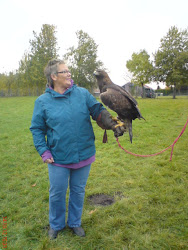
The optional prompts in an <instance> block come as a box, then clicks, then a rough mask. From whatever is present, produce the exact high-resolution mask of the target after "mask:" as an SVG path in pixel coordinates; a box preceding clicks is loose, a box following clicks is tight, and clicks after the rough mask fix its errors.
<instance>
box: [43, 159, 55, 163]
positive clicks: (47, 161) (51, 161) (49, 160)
mask: <svg viewBox="0 0 188 250" xmlns="http://www.w3.org/2000/svg"><path fill="white" fill-rule="evenodd" d="M53 162H54V159H53V158H50V159H47V160H45V162H44V163H49V164H50V163H53Z"/></svg>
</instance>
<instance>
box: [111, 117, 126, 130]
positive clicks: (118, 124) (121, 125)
mask: <svg viewBox="0 0 188 250" xmlns="http://www.w3.org/2000/svg"><path fill="white" fill-rule="evenodd" d="M111 117H112V120H113V121H116V122H117V125H115V128H117V127H123V126H124V127H125V123H124V122H122V121H120V120H119V119H118V118H117V117H113V116H111Z"/></svg>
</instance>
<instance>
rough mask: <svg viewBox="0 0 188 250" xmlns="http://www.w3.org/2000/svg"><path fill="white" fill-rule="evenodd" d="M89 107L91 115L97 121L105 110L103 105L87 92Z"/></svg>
mask: <svg viewBox="0 0 188 250" xmlns="http://www.w3.org/2000/svg"><path fill="white" fill-rule="evenodd" d="M87 105H88V108H89V111H90V115H91V116H92V118H93V120H95V121H96V120H97V118H98V116H99V114H100V113H101V111H102V110H104V109H105V108H104V106H103V105H102V103H100V102H98V101H97V100H96V99H95V97H94V96H93V95H92V94H90V93H89V91H87Z"/></svg>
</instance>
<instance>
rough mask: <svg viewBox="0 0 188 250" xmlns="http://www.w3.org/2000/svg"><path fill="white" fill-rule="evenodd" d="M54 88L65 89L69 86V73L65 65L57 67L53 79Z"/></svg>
mask: <svg viewBox="0 0 188 250" xmlns="http://www.w3.org/2000/svg"><path fill="white" fill-rule="evenodd" d="M56 86H59V87H61V88H64V89H67V88H69V87H70V86H71V73H70V71H69V69H68V67H67V66H66V64H59V65H58V72H57V75H56V77H55V79H54V88H55V87H56Z"/></svg>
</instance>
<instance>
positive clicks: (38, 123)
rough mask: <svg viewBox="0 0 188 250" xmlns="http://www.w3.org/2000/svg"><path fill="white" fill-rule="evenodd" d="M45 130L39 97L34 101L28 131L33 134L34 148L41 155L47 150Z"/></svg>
mask: <svg viewBox="0 0 188 250" xmlns="http://www.w3.org/2000/svg"><path fill="white" fill-rule="evenodd" d="M46 130H47V127H46V123H45V113H44V110H43V108H42V103H41V102H40V100H39V99H37V100H36V101H35V107H34V111H33V117H32V121H31V127H30V131H31V133H32V135H33V142H34V145H35V148H36V150H37V151H38V153H39V154H40V155H42V154H43V153H44V152H45V151H46V150H49V148H48V147H47V144H46V139H45V136H46Z"/></svg>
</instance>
